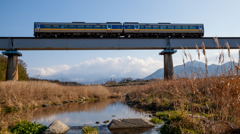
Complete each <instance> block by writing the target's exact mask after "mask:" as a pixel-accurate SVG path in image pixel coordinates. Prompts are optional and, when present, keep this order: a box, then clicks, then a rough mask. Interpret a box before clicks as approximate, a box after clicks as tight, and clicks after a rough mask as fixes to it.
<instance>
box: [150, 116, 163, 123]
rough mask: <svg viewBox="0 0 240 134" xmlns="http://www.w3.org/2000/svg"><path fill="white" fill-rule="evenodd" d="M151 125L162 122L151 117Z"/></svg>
mask: <svg viewBox="0 0 240 134" xmlns="http://www.w3.org/2000/svg"><path fill="white" fill-rule="evenodd" d="M150 121H151V122H152V123H162V120H161V119H158V118H155V117H152V119H151V120H150Z"/></svg>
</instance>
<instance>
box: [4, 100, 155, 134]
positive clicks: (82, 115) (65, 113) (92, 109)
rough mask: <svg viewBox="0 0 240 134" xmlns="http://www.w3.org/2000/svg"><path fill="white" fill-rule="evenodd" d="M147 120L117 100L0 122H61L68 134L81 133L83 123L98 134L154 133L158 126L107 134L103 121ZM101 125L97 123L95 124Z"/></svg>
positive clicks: (67, 106)
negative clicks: (23, 120) (17, 120)
mask: <svg viewBox="0 0 240 134" xmlns="http://www.w3.org/2000/svg"><path fill="white" fill-rule="evenodd" d="M139 117H147V118H149V114H148V113H145V112H143V111H139V110H136V109H133V108H131V107H129V106H127V105H126V104H124V103H123V100H119V99H106V100H101V101H97V102H86V103H84V104H82V103H77V102H73V103H67V104H63V105H61V106H51V107H47V108H36V109H34V110H27V111H26V110H25V111H18V112H12V113H8V114H7V113H6V114H4V115H2V116H0V120H1V121H3V122H9V121H11V120H12V121H15V119H19V118H25V119H28V120H32V121H36V122H37V123H42V124H44V125H46V126H49V125H50V124H51V123H52V122H53V121H55V120H60V121H62V122H63V123H65V124H66V125H68V126H70V127H71V129H70V130H69V131H68V132H67V133H68V134H72V133H74V134H76V133H78V134H81V128H82V126H84V124H88V125H92V126H96V127H97V128H98V130H99V132H98V134H115V133H117V134H120V133H131V134H133V133H142V134H154V133H158V131H156V130H157V129H158V128H159V126H156V127H154V128H152V129H121V130H112V131H110V130H109V129H108V128H107V125H108V124H109V123H107V124H104V123H103V121H106V120H109V121H111V120H112V119H119V118H139ZM96 121H98V122H100V123H99V124H96V123H95V122H96Z"/></svg>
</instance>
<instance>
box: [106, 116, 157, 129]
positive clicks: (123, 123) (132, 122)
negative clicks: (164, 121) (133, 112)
mask: <svg viewBox="0 0 240 134" xmlns="http://www.w3.org/2000/svg"><path fill="white" fill-rule="evenodd" d="M148 127H154V125H153V124H152V123H151V122H150V121H149V120H148V119H146V118H128V119H113V120H112V121H111V122H110V124H109V125H108V128H109V129H119V128H148Z"/></svg>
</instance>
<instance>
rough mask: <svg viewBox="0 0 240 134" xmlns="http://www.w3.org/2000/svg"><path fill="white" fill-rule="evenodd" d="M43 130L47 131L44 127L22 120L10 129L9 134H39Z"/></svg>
mask: <svg viewBox="0 0 240 134" xmlns="http://www.w3.org/2000/svg"><path fill="white" fill-rule="evenodd" d="M45 129H47V127H46V126H45V125H42V124H37V122H34V123H32V122H30V121H27V120H22V121H19V122H17V123H16V125H15V126H14V127H13V128H11V129H10V132H12V133H17V134H41V133H43V132H44V130H45Z"/></svg>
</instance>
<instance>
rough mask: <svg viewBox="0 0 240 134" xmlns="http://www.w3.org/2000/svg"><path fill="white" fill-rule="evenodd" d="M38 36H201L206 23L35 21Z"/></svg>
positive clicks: (35, 32) (35, 31)
mask: <svg viewBox="0 0 240 134" xmlns="http://www.w3.org/2000/svg"><path fill="white" fill-rule="evenodd" d="M34 36H35V37H36V38H69V37H70V38H74V37H80V38H120V37H124V38H161V37H172V38H185V37H186V38H201V37H203V36H204V25H203V24H180V23H179V24H178V23H139V22H124V23H121V22H106V23H86V22H70V23H63V22H62V23H61V22H34Z"/></svg>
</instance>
